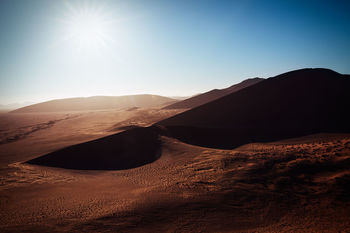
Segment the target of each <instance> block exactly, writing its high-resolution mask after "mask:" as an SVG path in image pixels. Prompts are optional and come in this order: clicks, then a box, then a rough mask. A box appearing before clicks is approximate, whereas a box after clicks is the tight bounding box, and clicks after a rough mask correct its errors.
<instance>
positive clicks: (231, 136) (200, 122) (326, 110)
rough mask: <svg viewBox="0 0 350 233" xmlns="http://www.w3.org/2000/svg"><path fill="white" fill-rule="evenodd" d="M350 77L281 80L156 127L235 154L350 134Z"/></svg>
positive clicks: (308, 73) (318, 73) (315, 72)
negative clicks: (250, 147) (261, 145)
mask: <svg viewBox="0 0 350 233" xmlns="http://www.w3.org/2000/svg"><path fill="white" fill-rule="evenodd" d="M349 119H350V76H349V75H342V74H339V73H336V72H334V71H332V70H328V69H302V70H296V71H292V72H288V73H284V74H281V75H278V76H276V77H273V78H269V79H267V80H264V81H262V82H259V83H257V84H255V85H252V86H250V87H247V88H244V89H242V90H240V91H237V92H234V93H232V94H229V95H227V96H224V97H222V98H220V99H217V100H214V101H212V102H210V103H207V104H205V105H202V106H199V107H197V108H194V109H191V110H188V111H186V112H183V113H181V114H178V115H175V116H173V117H170V118H168V119H165V120H162V121H160V122H158V123H157V125H159V126H162V127H165V130H164V132H166V134H167V135H168V136H171V137H175V138H177V139H180V140H182V141H184V142H187V143H190V144H195V145H200V146H206V147H214V148H234V147H236V146H239V145H242V144H246V143H250V142H265V141H273V140H279V139H283V138H288V137H297V136H302V135H307V134H313V133H320V132H350V120H349Z"/></svg>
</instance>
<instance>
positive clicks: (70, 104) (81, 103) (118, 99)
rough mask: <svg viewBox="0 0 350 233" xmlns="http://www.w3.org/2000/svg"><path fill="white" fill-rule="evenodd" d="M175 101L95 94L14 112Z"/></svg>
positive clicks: (84, 108)
mask: <svg viewBox="0 0 350 233" xmlns="http://www.w3.org/2000/svg"><path fill="white" fill-rule="evenodd" d="M174 102H176V100H174V99H171V98H168V97H163V96H158V95H127V96H93V97H86V98H84V97H79V98H67V99H57V100H51V101H47V102H43V103H38V104H33V105H30V106H27V107H23V108H19V109H16V110H14V111H12V113H29V112H62V111H85V110H102V109H123V108H134V107H144V108H150V107H157V106H162V105H165V104H168V103H174Z"/></svg>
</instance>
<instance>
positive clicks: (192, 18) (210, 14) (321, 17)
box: [0, 0, 350, 104]
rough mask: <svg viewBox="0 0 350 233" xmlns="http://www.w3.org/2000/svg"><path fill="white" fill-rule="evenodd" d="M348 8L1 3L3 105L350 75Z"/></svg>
mask: <svg viewBox="0 0 350 233" xmlns="http://www.w3.org/2000/svg"><path fill="white" fill-rule="evenodd" d="M72 9H73V10H72ZM82 12H88V13H87V15H88V19H87V21H89V23H87V25H85V24H84V22H80V21H81V20H80V21H79V22H78V23H77V18H79V17H78V16H79V15H81V13H82ZM91 12H93V13H91ZM348 12H350V4H349V3H348V1H249V0H247V1H215V0H197V1H191V0H186V1H185V0H184V1H165V0H164V1H155V0H149V1H147V0H120V1H108V0H105V1H92V0H90V1H67V0H66V1H63V0H60V1H59V0H57V1H51V0H46V1H44V0H32V1H24V0H23V1H22V0H9V1H6V0H2V1H1V2H0V35H1V36H0V104H8V103H13V102H25V101H34V102H38V101H45V100H49V99H55V98H66V97H76V96H94V95H126V94H140V93H150V94H160V95H167V96H185V95H192V94H196V93H199V92H204V91H208V90H210V89H213V88H224V87H227V86H230V85H232V84H235V83H237V82H240V81H242V80H244V79H246V78H250V77H256V76H259V77H265V78H267V77H270V76H274V75H277V74H280V73H283V72H286V71H290V70H294V69H299V68H304V67H324V68H330V69H333V70H335V71H337V72H340V73H350V53H349V52H350V14H348ZM91 15H94V16H95V15H98V21H99V22H97V23H94V22H95V21H96V20H95V18H96V17H95V18H93V17H92V18H93V19H91V20H90V19H89V17H90V16H91ZM90 18H91V17H90ZM90 21H91V22H90ZM95 24H96V25H95ZM72 25H73V26H72ZM76 25H78V26H76ZM81 25H82V26H81ZM94 25H95V26H94ZM81 27H83V28H85V27H86V28H85V29H84V30H83V31H81ZM96 28H97V29H96ZM94 30H95V31H94ZM96 30H98V33H99V35H100V34H103V38H95V37H94V34H93V33H96ZM72 35H74V36H72ZM87 35H88V36H87ZM72 37H74V38H72ZM75 37H77V38H75ZM85 37H87V38H85ZM91 37H92V38H95V39H96V40H94V41H91V40H92V39H91Z"/></svg>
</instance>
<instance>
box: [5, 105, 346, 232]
mask: <svg viewBox="0 0 350 233" xmlns="http://www.w3.org/2000/svg"><path fill="white" fill-rule="evenodd" d="M180 111H181V110H159V109H156V108H154V109H130V110H129V111H128V110H124V111H111V110H109V111H93V112H70V113H50V114H10V113H2V114H1V115H0V175H1V177H0V232H350V169H349V168H350V134H318V135H310V136H305V137H301V138H294V139H288V140H283V141H278V142H271V143H252V144H247V145H244V146H241V147H239V148H236V149H233V150H217V149H208V148H203V147H197V146H192V145H188V144H184V143H182V142H180V141H177V140H175V139H171V138H167V137H162V138H161V140H162V144H163V149H162V155H161V157H160V158H159V159H158V160H157V161H155V162H153V163H151V164H148V165H145V166H142V167H138V168H134V169H129V170H121V171H79V170H67V169H59V168H50V167H41V166H35V165H28V164H25V163H23V162H24V161H27V160H29V159H32V158H35V157H38V156H40V155H43V154H45V153H48V152H51V151H54V150H56V149H59V148H62V147H65V146H68V145H72V144H76V143H80V142H84V141H88V140H92V139H96V138H99V137H102V136H106V135H110V134H114V133H116V132H120V131H122V130H124V129H127V128H128V127H129V126H134V125H137V126H148V125H151V124H152V123H155V122H157V121H159V120H161V119H164V118H166V117H169V116H172V115H174V114H176V113H179V112H180ZM83 162H84V161H82V163H83Z"/></svg>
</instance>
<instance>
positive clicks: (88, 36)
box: [64, 6, 111, 50]
mask: <svg viewBox="0 0 350 233" xmlns="http://www.w3.org/2000/svg"><path fill="white" fill-rule="evenodd" d="M64 22H65V38H66V40H69V41H70V42H72V43H73V44H74V46H76V48H78V49H79V50H93V49H101V48H104V47H107V46H108V42H109V40H110V38H111V35H110V30H111V28H110V20H107V19H106V17H105V15H104V14H103V12H102V11H101V10H99V9H97V8H94V7H92V6H90V7H85V8H83V9H76V8H73V7H70V15H69V16H68V18H67V19H66V20H64Z"/></svg>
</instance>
